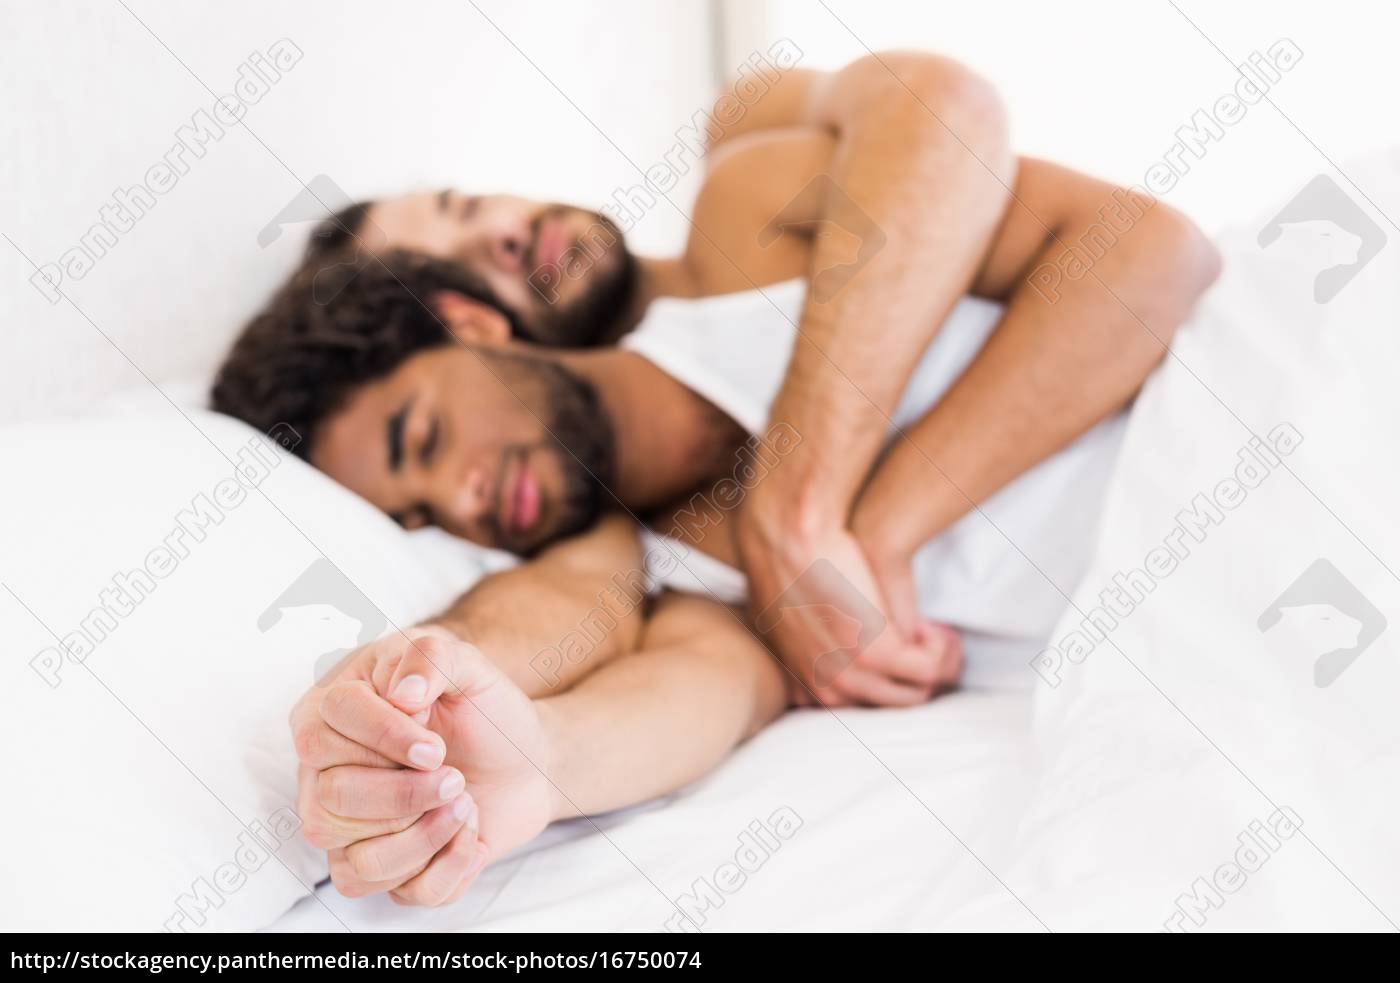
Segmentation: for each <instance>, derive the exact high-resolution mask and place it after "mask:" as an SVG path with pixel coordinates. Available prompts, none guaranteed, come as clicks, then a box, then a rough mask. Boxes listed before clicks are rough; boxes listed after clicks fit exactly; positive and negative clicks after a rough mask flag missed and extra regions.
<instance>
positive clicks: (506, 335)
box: [432, 290, 510, 345]
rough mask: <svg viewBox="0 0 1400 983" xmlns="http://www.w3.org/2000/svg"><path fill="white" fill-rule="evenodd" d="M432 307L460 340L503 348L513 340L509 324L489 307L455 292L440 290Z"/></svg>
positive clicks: (433, 299)
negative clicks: (502, 346) (501, 346)
mask: <svg viewBox="0 0 1400 983" xmlns="http://www.w3.org/2000/svg"><path fill="white" fill-rule="evenodd" d="M432 306H433V310H434V311H435V312H436V313H437V316H438V317H440V318H441V319H442V322H443V324H445V325H447V330H449V331H451V332H452V334H453V336H454V337H456V339H457V340H458V341H461V342H466V343H468V344H472V343H475V344H486V345H504V344H505V343H506V342H507V341H509V340H510V322H509V321H508V320H506V316H505V315H504V314H502V313H501V312H500V311H498V310H496V308H494V307H492V306H491V305H490V304H483V303H482V302H481V301H479V300H472V299H471V298H470V297H468V296H466V295H465V294H459V293H457V292H456V291H455V290H439V291H438V292H437V293H435V294H433V296H432Z"/></svg>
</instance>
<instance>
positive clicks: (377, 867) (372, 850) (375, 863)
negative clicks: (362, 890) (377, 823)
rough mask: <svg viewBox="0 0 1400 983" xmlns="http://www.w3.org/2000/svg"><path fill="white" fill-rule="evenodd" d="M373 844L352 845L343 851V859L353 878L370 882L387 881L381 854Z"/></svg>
mask: <svg viewBox="0 0 1400 983" xmlns="http://www.w3.org/2000/svg"><path fill="white" fill-rule="evenodd" d="M376 847H377V844H375V843H372V842H371V843H354V844H351V845H350V846H349V847H347V848H346V850H345V859H346V860H347V861H349V863H350V868H351V870H353V871H354V872H355V876H357V877H359V878H361V879H363V880H366V881H370V882H374V881H383V880H387V879H388V878H387V877H386V871H387V869H388V868H387V867H386V866H385V858H384V856H383V852H382V851H380V850H378V849H376Z"/></svg>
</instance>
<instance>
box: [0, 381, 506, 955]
mask: <svg viewBox="0 0 1400 983" xmlns="http://www.w3.org/2000/svg"><path fill="white" fill-rule="evenodd" d="M188 413H189V418H188V420H187V419H185V418H183V417H182V416H181V415H180V414H179V413H178V412H176V411H175V410H174V409H173V408H172V407H170V406H169V405H168V404H165V403H164V402H163V401H161V402H158V403H156V404H155V405H154V406H153V407H152V408H150V409H132V410H130V411H129V412H126V413H124V414H121V415H118V416H115V417H113V418H110V419H107V420H77V421H69V422H63V423H53V424H32V425H21V426H11V427H7V428H0V458H3V460H4V461H5V462H6V466H7V475H8V479H7V481H6V482H5V485H4V487H3V491H0V543H3V544H4V547H3V554H0V580H2V581H3V583H4V585H5V587H6V588H8V591H0V627H3V631H4V637H5V639H6V647H5V652H6V658H5V659H4V667H3V672H4V679H3V687H0V692H3V694H4V696H3V700H4V703H3V707H2V708H0V709H2V710H3V712H0V739H3V742H4V746H5V748H6V749H7V755H6V757H7V760H8V761H9V765H8V767H7V775H6V779H7V788H8V789H9V792H8V793H7V795H6V809H5V818H4V824H5V827H4V833H5V837H6V840H7V842H8V843H10V844H11V846H10V848H9V849H6V850H5V851H3V856H4V859H3V861H0V863H3V865H4V870H3V874H0V877H2V878H3V882H4V883H5V885H6V890H5V891H4V892H3V893H4V899H3V901H0V922H3V923H4V924H5V925H6V926H7V927H8V928H10V929H12V930H16V931H60V930H62V931H72V930H89V931H91V930H100V931H160V930H161V929H162V928H167V929H172V930H176V931H180V930H185V931H207V930H216V931H245V930H250V929H255V928H259V927H262V926H264V925H267V924H269V923H270V922H272V921H273V920H274V919H275V918H276V917H277V916H278V915H280V914H281V913H282V912H283V911H285V910H286V909H287V908H288V907H290V906H291V904H292V903H293V902H294V901H295V900H296V899H298V898H300V897H302V896H303V895H305V894H307V893H309V892H310V890H311V888H312V887H313V886H314V884H315V882H316V881H317V880H318V879H321V878H323V877H324V876H325V875H326V871H325V864H324V855H322V854H320V853H319V852H318V851H315V850H312V849H310V848H309V847H307V846H306V844H305V843H304V841H303V840H302V839H301V837H300V833H299V831H298V829H297V826H298V825H299V821H298V820H297V819H296V816H295V812H294V809H295V805H296V801H295V755H294V753H293V750H292V747H291V740H290V736H289V733H288V728H287V713H288V710H289V709H290V708H291V706H292V704H293V702H294V701H295V700H296V699H297V697H298V696H299V695H300V694H301V692H302V691H303V690H305V689H306V687H307V686H309V685H310V684H311V682H312V679H313V667H314V666H316V665H317V664H318V662H320V663H321V664H322V665H323V666H324V665H325V664H328V663H329V662H330V661H333V653H336V652H338V651H343V650H345V649H346V648H348V647H350V646H353V645H355V644H358V643H360V642H363V641H366V640H368V639H370V638H373V637H375V636H377V635H378V634H380V633H382V632H384V631H388V630H391V629H390V627H389V626H390V624H397V625H400V626H407V625H409V624H412V623H414V622H415V621H417V620H419V619H422V618H424V617H426V616H429V615H430V614H432V613H434V612H435V611H436V610H438V609H440V608H441V607H442V606H443V605H445V604H447V603H448V602H450V601H451V600H452V599H453V598H455V597H456V596H457V595H458V594H460V593H461V592H462V591H463V590H465V589H466V588H467V587H468V586H470V584H471V583H472V582H474V581H475V580H476V579H477V578H478V577H479V576H480V574H481V570H482V560H483V558H482V551H480V550H477V549H475V548H473V547H470V546H468V545H467V544H464V543H460V542H457V541H453V540H450V539H449V538H447V537H439V536H435V535H433V534H431V533H430V534H426V535H422V534H412V535H410V534H406V533H404V532H403V531H402V530H400V529H399V528H398V527H397V526H396V525H395V524H394V523H393V522H392V521H390V520H389V519H388V518H387V517H385V516H384V515H382V514H380V513H379V512H378V511H376V510H375V509H373V508H372V507H371V506H369V505H368V504H367V503H365V502H364V501H362V500H361V499H359V498H357V497H356V496H354V495H353V494H351V493H349V492H347V491H345V490H344V489H342V488H340V487H339V486H337V485H336V484H334V483H333V482H331V481H330V480H329V479H327V478H326V477H325V476H323V475H321V474H320V473H319V472H317V471H315V470H314V469H312V468H310V467H309V466H308V465H306V464H304V463H303V462H301V461H299V460H296V459H294V458H293V457H292V456H291V455H288V454H285V453H281V452H279V451H276V450H273V449H272V446H273V445H272V444H271V442H269V441H268V440H267V439H265V438H263V437H262V436H261V435H259V434H257V433H256V432H254V431H253V430H250V429H249V428H247V427H245V426H243V425H242V424H239V423H237V422H235V421H233V420H231V419H228V418H226V417H220V416H216V415H214V414H211V413H207V412H203V411H196V410H190V411H188ZM221 452H222V453H221ZM224 455H227V457H225V456H224ZM230 461H233V462H235V463H230ZM240 470H241V471H242V473H243V474H244V478H243V483H240V482H239V481H238V480H237V475H238V474H239V473H240ZM260 476H261V478H260ZM259 478H260V480H259ZM201 515H202V516H203V517H205V518H208V519H209V521H208V524H207V525H205V526H204V527H203V528H200V525H199V523H200V522H201V521H202V520H201ZM186 527H188V528H187V529H186ZM182 529H186V531H183V532H182V531H180V530H182ZM322 551H324V555H323V552H322ZM114 578H122V579H125V581H126V582H127V583H128V584H129V585H130V586H129V588H128V589H129V590H130V591H132V592H133V596H134V597H135V598H136V603H134V604H133V603H129V602H126V601H123V600H122V598H121V596H120V595H119V594H118V593H116V591H117V590H118V589H119V588H118V587H116V586H115V585H116V584H117V583H118V582H119V581H114ZM104 604H105V612H104V610H103V606H104ZM51 632H52V633H55V634H57V635H58V636H60V638H65V637H66V638H67V639H68V640H69V641H70V642H75V643H77V642H80V641H81V638H82V635H83V634H85V635H86V636H87V637H88V638H89V639H91V640H93V641H94V642H95V644H93V645H91V646H90V647H91V651H90V652H87V653H86V654H85V658H84V659H83V661H82V662H81V663H80V662H78V661H75V660H74V659H73V658H71V657H68V656H67V655H62V654H60V651H59V649H58V647H57V644H56V642H55V639H54V637H53V635H52V634H51ZM76 651H78V652H80V653H81V652H83V651H84V649H83V648H82V647H79V648H78V649H76ZM259 839H261V840H262V841H263V842H264V844H265V845H263V846H259V845H258V840H259Z"/></svg>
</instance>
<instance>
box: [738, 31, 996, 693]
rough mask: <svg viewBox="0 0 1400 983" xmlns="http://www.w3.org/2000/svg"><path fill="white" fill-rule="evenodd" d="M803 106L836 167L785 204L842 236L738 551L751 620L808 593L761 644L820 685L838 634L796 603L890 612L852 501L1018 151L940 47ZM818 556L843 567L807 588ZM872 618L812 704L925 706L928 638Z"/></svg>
mask: <svg viewBox="0 0 1400 983" xmlns="http://www.w3.org/2000/svg"><path fill="white" fill-rule="evenodd" d="M809 114H810V117H811V121H812V122H814V123H815V124H816V125H819V126H824V127H826V128H828V129H830V130H832V131H833V132H834V133H835V134H836V145H835V151H834V154H833V156H832V158H831V162H830V167H829V171H828V173H827V174H825V175H819V176H818V177H817V178H816V179H814V181H813V182H812V183H810V184H809V185H808V186H807V187H806V188H804V189H803V190H802V191H801V192H799V194H798V195H797V196H796V197H794V198H793V199H792V203H791V205H790V206H789V208H790V209H792V210H793V211H795V212H797V211H809V212H810V210H811V209H812V208H813V204H814V203H815V204H816V206H817V207H818V208H819V210H820V218H821V220H823V221H825V222H826V223H828V224H829V225H834V226H835V227H836V229H837V230H838V232H840V233H842V234H837V235H830V236H819V237H817V238H815V240H814V241H813V245H812V256H811V267H810V268H811V270H812V271H813V276H812V288H811V289H810V290H809V292H808V299H807V303H806V307H805V308H804V310H803V314H802V319H801V323H800V329H801V330H800V335H799V338H798V341H797V343H796V345H795V347H794V351H793V355H792V360H791V362H790V363H789V366H788V373H787V376H786V378H785V380H784V382H783V386H782V388H781V390H780V392H779V394H778V397H777V400H776V401H775V403H774V406H773V408H772V411H771V413H770V421H771V422H773V423H782V424H784V425H786V426H788V427H791V428H792V429H794V430H796V432H797V433H799V434H801V436H802V440H801V443H800V444H798V446H797V447H796V449H795V451H794V453H792V454H790V455H789V456H788V457H787V458H785V459H784V461H783V466H782V468H780V469H775V470H774V472H773V473H772V474H770V475H769V476H768V477H767V478H766V479H765V480H764V482H763V483H762V484H761V485H759V486H758V487H757V488H755V489H753V490H752V491H751V492H750V493H749V496H748V498H747V500H746V502H745V504H744V507H743V510H742V512H741V514H740V521H739V523H738V524H737V527H736V533H737V535H736V544H737V546H738V549H739V553H740V555H741V556H742V558H743V561H744V568H745V570H746V572H747V573H748V575H749V587H750V595H751V601H752V604H753V608H754V611H755V613H756V615H757V616H758V617H759V621H760V624H765V618H764V612H765V611H767V610H769V609H770V608H771V607H772V606H773V605H775V604H777V603H778V602H779V601H780V600H781V599H784V598H793V597H794V596H797V595H795V594H794V591H795V590H797V591H800V592H801V599H802V603H801V604H800V605H797V606H795V607H792V608H788V609H785V610H790V611H791V612H792V616H783V617H781V618H778V619H776V620H774V619H771V618H770V619H767V622H768V623H771V624H772V626H773V627H772V630H771V632H770V635H769V638H770V641H771V643H772V644H773V645H774V646H775V647H776V648H777V650H778V651H779V652H780V653H781V654H782V655H783V657H784V659H785V660H786V661H787V662H788V664H789V665H791V666H792V667H793V668H794V669H795V670H797V671H798V672H800V673H801V674H802V675H803V677H804V678H805V679H806V680H807V681H808V682H809V684H814V685H815V684H817V683H818V682H819V681H818V680H817V679H816V677H815V674H814V667H815V665H816V662H817V660H818V659H819V658H820V657H821V656H822V655H823V654H825V653H826V652H829V651H830V650H831V649H832V648H833V646H834V645H835V641H834V639H833V638H831V637H830V636H829V633H828V632H826V631H825V630H824V628H823V624H822V622H821V621H820V620H819V619H817V618H814V617H809V616H806V615H804V614H803V613H802V611H803V610H806V611H813V612H815V611H820V610H825V609H830V608H831V607H835V608H837V609H838V610H841V611H843V613H844V614H845V615H846V618H847V619H848V620H849V619H854V620H856V621H857V622H859V621H861V620H862V619H864V620H866V621H869V616H868V615H864V614H862V613H861V612H863V611H865V610H867V609H868V608H869V607H870V606H872V605H877V606H887V605H886V604H885V602H884V599H883V597H882V590H881V588H880V586H879V584H878V582H877V581H876V579H875V574H874V572H873V571H872V570H871V569H870V567H869V565H868V562H867V561H866V560H865V559H864V557H863V555H862V552H861V550H860V547H859V545H858V544H857V543H856V542H855V540H854V538H853V536H852V535H851V534H850V532H849V530H848V526H849V522H850V518H851V510H852V507H853V505H854V502H855V499H856V496H857V493H858V492H859V490H860V488H861V486H862V485H863V484H864V482H865V480H866V478H867V476H868V474H869V473H870V470H871V467H872V466H873V464H874V462H875V459H876V455H877V454H878V453H879V450H880V447H881V444H882V443H883V440H884V435H885V431H886V428H887V426H888V417H889V414H890V413H891V412H892V411H893V409H894V407H895V405H896V403H897V401H898V399H899V396H900V394H901V393H902V392H903V390H904V387H905V384H906V383H907V381H908V378H909V375H910V374H911V372H912V371H913V367H914V365H915V364H916V362H917V360H918V357H919V355H921V354H922V352H923V351H924V350H925V349H926V348H927V347H928V345H929V343H930V341H931V340H932V338H933V335H934V333H935V332H936V331H937V329H938V326H939V325H941V324H942V323H943V321H944V320H945V319H946V317H947V315H948V313H949V312H950V311H951V310H952V308H953V306H954V304H956V303H957V301H958V299H959V298H960V297H962V296H963V294H965V293H967V292H968V290H969V289H970V288H971V286H972V283H973V281H974V279H975V277H976V275H977V273H978V271H979V270H980V269H981V267H982V265H983V262H984V257H985V255H986V253H987V252H988V250H989V248H990V246H991V242H992V240H993V238H994V235H995V233H996V230H997V227H998V225H999V224H1000V222H1001V219H1002V217H1003V215H1004V213H1005V211H1006V204H1007V201H1008V200H1009V190H1008V189H1009V185H1010V182H1011V179H1012V175H1013V172H1014V161H1013V158H1012V156H1011V153H1010V151H1009V149H1008V146H1007V139H1006V132H1005V130H1006V126H1005V118H1004V114H1003V112H1002V108H1001V105H1000V103H999V100H998V99H997V96H996V94H995V93H994V92H993V91H992V90H991V88H990V86H988V85H987V84H986V83H985V82H983V81H982V80H980V79H978V78H976V77H975V76H973V75H972V74H971V73H969V72H968V71H967V70H966V69H964V68H962V67H961V66H959V65H957V64H955V63H953V62H950V61H948V60H947V59H941V58H937V57H935V56H929V55H898V54H895V55H885V56H880V57H873V56H872V57H870V58H865V59H862V60H860V61H858V62H856V63H854V64H853V65H851V66H849V67H848V68H846V69H843V70H842V71H841V72H839V73H837V74H836V75H834V76H832V77H831V78H830V79H829V80H827V81H825V82H824V83H823V84H821V85H820V86H817V87H815V88H814V90H813V92H812V93H811V97H810V104H809ZM799 218H800V216H799V215H797V214H794V215H792V216H790V217H789V218H787V219H786V221H789V222H797V221H799ZM852 239H854V240H855V247H854V261H852V245H851V240H852ZM819 560H824V561H826V563H827V567H825V568H823V569H828V570H829V569H832V568H834V569H835V570H837V571H839V572H840V574H841V576H840V577H839V578H836V579H835V580H833V578H831V577H830V576H824V577H823V578H822V579H823V584H822V585H819V586H816V587H815V589H814V590H811V591H808V590H807V586H808V585H812V584H814V583H815V581H814V579H813V578H812V577H810V576H809V571H812V570H813V569H815V567H814V564H816V563H817V561H819ZM833 584H834V585H835V586H833ZM880 620H881V622H882V623H883V625H884V626H885V627H884V629H883V630H882V631H881V632H880V633H879V634H878V636H877V637H875V638H874V639H873V640H872V641H871V642H870V643H869V644H867V645H865V646H864V647H863V648H862V649H861V650H860V651H858V652H854V653H853V655H852V657H851V659H850V661H849V663H848V664H847V665H846V666H845V668H843V670H842V672H841V673H840V674H839V675H838V676H837V678H836V679H835V682H834V684H831V685H828V686H826V687H824V689H825V690H826V692H819V695H820V696H821V698H822V699H824V700H826V701H827V702H870V703H911V702H917V701H918V700H920V699H924V698H927V696H928V693H929V692H930V690H929V689H928V680H929V679H930V678H932V675H933V674H932V673H931V672H928V671H926V670H925V671H919V672H912V673H911V672H910V671H908V667H910V666H915V667H917V666H919V665H920V664H921V663H931V662H932V661H933V660H934V659H935V658H937V657H938V653H935V652H934V651H933V650H932V649H931V647H930V645H931V639H932V637H933V636H932V635H930V634H929V633H928V632H927V631H926V630H924V629H922V628H920V627H919V626H918V625H916V624H914V623H911V622H910V621H909V620H908V619H902V620H901V621H898V622H896V621H895V618H894V616H893V615H892V614H887V615H886V616H885V617H882V618H881V619H880ZM896 667H900V668H897V669H896Z"/></svg>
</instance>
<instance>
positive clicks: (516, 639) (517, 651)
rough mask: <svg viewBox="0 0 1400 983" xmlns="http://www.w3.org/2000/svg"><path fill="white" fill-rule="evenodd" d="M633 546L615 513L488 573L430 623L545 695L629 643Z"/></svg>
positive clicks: (637, 553)
mask: <svg viewBox="0 0 1400 983" xmlns="http://www.w3.org/2000/svg"><path fill="white" fill-rule="evenodd" d="M641 567H642V557H641V548H640V546H639V544H638V541H637V536H636V532H635V529H634V528H633V524H632V523H631V522H630V521H629V520H627V519H626V518H625V517H622V516H610V517H607V518H605V519H603V520H602V521H601V522H600V523H599V524H598V525H597V526H596V527H595V528H594V529H592V530H590V531H589V532H587V533H584V534H583V535H581V536H578V537H575V538H574V539H571V540H568V541H567V542H564V543H561V544H559V545H558V546H555V547H552V548H551V549H549V550H547V551H545V552H544V553H542V554H540V556H538V557H536V558H535V559H532V560H529V561H527V562H525V563H522V564H521V565H520V566H518V567H515V568H513V569H510V570H506V571H503V572H501V573H497V574H492V575H491V576H489V577H486V578H485V579H483V580H482V581H481V582H479V583H478V584H477V585H476V586H475V587H473V588H472V589H471V590H470V591H468V592H467V593H466V594H465V595H463V596H462V597H461V598H460V599H458V601H457V602H456V603H455V604H453V606H452V607H451V608H449V609H448V610H447V611H445V612H443V614H441V615H440V616H438V617H437V618H434V619H432V622H431V624H434V625H438V626H440V627H443V628H446V629H447V630H448V631H450V632H452V633H453V634H454V635H456V636H457V637H458V638H461V639H463V640H465V641H469V642H471V643H472V644H474V645H476V646H477V647H478V648H480V649H481V650H482V651H483V652H485V653H486V654H487V656H488V657H489V658H490V659H491V661H493V662H494V663H496V665H498V666H499V667H500V668H501V669H502V670H503V671H504V672H505V673H506V675H507V676H508V677H509V678H510V680H511V681H512V682H513V683H515V684H516V685H517V686H519V687H520V688H521V689H522V690H524V691H525V693H526V694H527V695H529V696H532V697H539V696H545V695H547V694H549V693H551V692H555V691H558V690H561V689H566V688H568V687H569V686H571V685H573V684H574V683H575V682H577V680H578V679H579V678H581V677H582V676H583V675H585V674H587V673H589V672H592V671H594V670H596V669H597V668H599V667H600V666H602V665H604V664H605V663H607V662H608V661H610V660H611V659H613V658H616V657H617V656H619V655H621V654H623V653H626V652H630V651H632V649H633V648H635V646H636V644H637V640H638V637H639V633H640V631H641V625H642V613H643V609H644V604H645V597H644V594H643V590H644V580H643V572H642V569H641Z"/></svg>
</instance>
